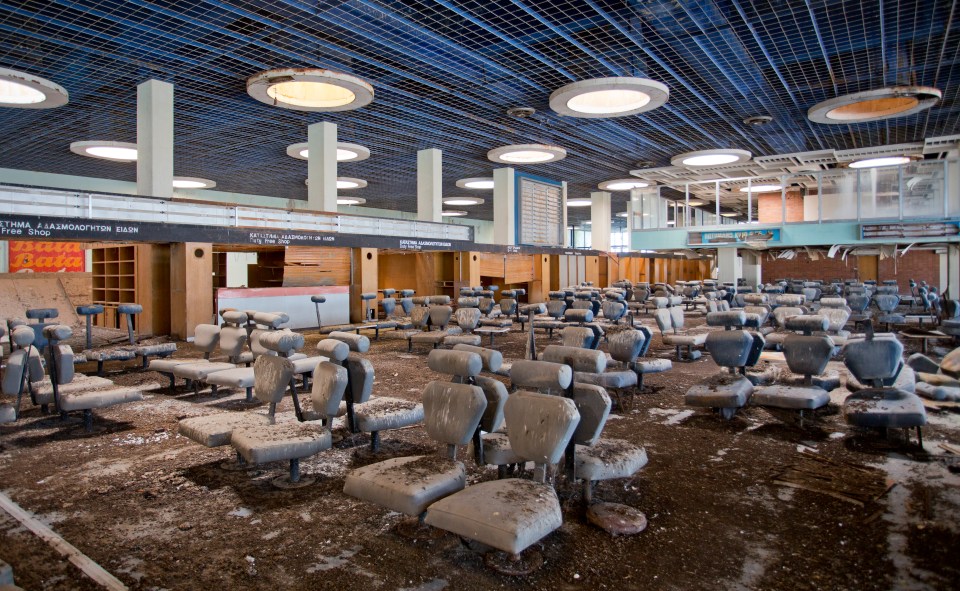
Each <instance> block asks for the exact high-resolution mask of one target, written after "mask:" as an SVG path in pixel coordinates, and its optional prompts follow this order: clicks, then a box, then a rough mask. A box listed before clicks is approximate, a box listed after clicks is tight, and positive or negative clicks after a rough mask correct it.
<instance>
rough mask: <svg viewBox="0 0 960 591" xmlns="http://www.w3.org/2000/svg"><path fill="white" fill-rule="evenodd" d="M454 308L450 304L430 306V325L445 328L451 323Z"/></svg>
mask: <svg viewBox="0 0 960 591" xmlns="http://www.w3.org/2000/svg"><path fill="white" fill-rule="evenodd" d="M451 316H453V308H451V307H450V306H430V326H436V327H438V328H444V327H446V326H447V324H449V323H450V317H451Z"/></svg>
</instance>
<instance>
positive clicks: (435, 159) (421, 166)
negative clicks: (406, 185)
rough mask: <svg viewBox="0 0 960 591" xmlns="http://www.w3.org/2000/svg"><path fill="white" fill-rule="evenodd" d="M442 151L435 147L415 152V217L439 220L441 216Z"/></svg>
mask: <svg viewBox="0 0 960 591" xmlns="http://www.w3.org/2000/svg"><path fill="white" fill-rule="evenodd" d="M442 210H443V152H441V151H440V150H438V149H436V148H430V149H428V150H420V151H419V152H417V219H418V220H420V221H421V222H440V221H443V217H442V216H441V215H440V212H441V211H442Z"/></svg>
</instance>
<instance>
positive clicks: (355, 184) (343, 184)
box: [337, 176, 367, 189]
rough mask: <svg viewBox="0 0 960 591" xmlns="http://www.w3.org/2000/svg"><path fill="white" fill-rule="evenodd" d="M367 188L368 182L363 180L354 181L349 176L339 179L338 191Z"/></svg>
mask: <svg viewBox="0 0 960 591" xmlns="http://www.w3.org/2000/svg"><path fill="white" fill-rule="evenodd" d="M366 186H367V181H365V180H363V179H354V178H350V177H348V176H338V177H337V188H338V189H362V188H364V187H366Z"/></svg>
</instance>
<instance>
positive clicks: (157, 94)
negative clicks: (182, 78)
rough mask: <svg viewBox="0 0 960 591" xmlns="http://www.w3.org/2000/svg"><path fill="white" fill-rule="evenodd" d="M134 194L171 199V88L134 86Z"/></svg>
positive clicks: (147, 84)
mask: <svg viewBox="0 0 960 591" xmlns="http://www.w3.org/2000/svg"><path fill="white" fill-rule="evenodd" d="M137 194H138V195H146V196H152V197H167V198H170V197H173V84H170V83H169V82H161V81H160V80H147V81H146V82H142V83H140V84H139V85H138V86H137Z"/></svg>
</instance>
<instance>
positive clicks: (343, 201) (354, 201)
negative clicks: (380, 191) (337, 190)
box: [337, 196, 367, 205]
mask: <svg viewBox="0 0 960 591" xmlns="http://www.w3.org/2000/svg"><path fill="white" fill-rule="evenodd" d="M366 202H367V200H366V199H363V198H362V197H340V196H338V197H337V205H363V204H364V203H366Z"/></svg>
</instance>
